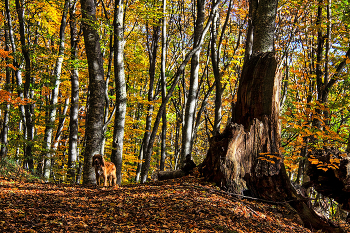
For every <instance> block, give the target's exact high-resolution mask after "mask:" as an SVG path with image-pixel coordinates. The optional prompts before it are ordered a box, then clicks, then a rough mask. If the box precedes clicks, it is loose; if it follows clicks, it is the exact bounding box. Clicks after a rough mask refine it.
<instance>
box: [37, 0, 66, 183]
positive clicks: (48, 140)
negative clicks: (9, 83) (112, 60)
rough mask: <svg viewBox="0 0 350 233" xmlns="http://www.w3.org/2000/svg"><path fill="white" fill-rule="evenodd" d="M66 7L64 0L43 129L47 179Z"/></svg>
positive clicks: (63, 41) (62, 53)
mask: <svg viewBox="0 0 350 233" xmlns="http://www.w3.org/2000/svg"><path fill="white" fill-rule="evenodd" d="M68 9H69V0H65V3H64V8H63V13H62V19H61V27H60V34H59V41H58V43H59V48H58V58H57V61H56V66H55V70H54V72H53V73H54V75H53V77H52V80H51V82H52V83H51V87H53V89H52V93H51V101H50V108H49V118H48V120H47V124H46V129H45V139H46V140H45V146H44V149H45V154H46V155H45V163H44V171H43V175H44V179H45V180H48V179H49V178H50V170H51V159H52V153H53V152H52V151H51V147H52V139H53V130H54V126H55V121H56V113H57V104H58V94H59V88H60V84H61V72H62V64H63V58H64V48H65V29H66V25H67V15H68Z"/></svg>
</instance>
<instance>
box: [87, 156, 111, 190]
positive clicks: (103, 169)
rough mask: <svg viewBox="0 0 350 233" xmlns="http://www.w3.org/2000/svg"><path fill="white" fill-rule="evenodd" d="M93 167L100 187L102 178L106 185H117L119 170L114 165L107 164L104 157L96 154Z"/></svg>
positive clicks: (93, 158)
mask: <svg viewBox="0 0 350 233" xmlns="http://www.w3.org/2000/svg"><path fill="white" fill-rule="evenodd" d="M92 166H93V167H94V168H95V174H96V182H97V185H100V178H101V177H102V178H103V180H104V185H103V186H107V181H108V184H109V186H114V185H116V181H117V170H116V168H115V165H114V163H112V162H105V159H104V158H103V155H100V154H95V155H94V156H93V157H92Z"/></svg>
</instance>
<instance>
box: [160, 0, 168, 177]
mask: <svg viewBox="0 0 350 233" xmlns="http://www.w3.org/2000/svg"><path fill="white" fill-rule="evenodd" d="M166 4H167V3H166V0H163V21H162V22H163V24H162V57H161V69H160V76H161V84H162V101H164V100H165V97H166V76H165V71H166V49H167V46H166V45H167V39H166V38H167V29H166V25H167V19H166V6H167V5H166ZM166 116H167V114H166V110H165V111H164V113H163V116H162V123H163V124H162V142H161V156H160V164H159V170H160V171H164V168H165V159H166V130H167V118H166Z"/></svg>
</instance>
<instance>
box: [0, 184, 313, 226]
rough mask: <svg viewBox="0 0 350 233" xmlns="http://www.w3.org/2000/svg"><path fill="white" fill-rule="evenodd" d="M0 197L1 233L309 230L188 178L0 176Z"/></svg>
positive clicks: (272, 209)
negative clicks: (86, 180)
mask: <svg viewBox="0 0 350 233" xmlns="http://www.w3.org/2000/svg"><path fill="white" fill-rule="evenodd" d="M0 197H1V201H0V229H1V230H2V231H6V232H12V231H17V232H47V231H50V232H60V231H88V232H310V231H309V230H307V229H305V228H303V227H302V226H300V225H298V224H297V223H296V222H295V221H294V218H295V216H293V215H292V214H291V213H290V211H289V210H288V209H286V208H284V207H281V206H279V207H278V208H276V206H272V205H268V204H262V203H258V202H253V201H252V202H250V201H247V200H243V199H235V198H232V197H230V196H228V195H224V194H223V193H220V191H218V190H217V189H216V188H215V187H213V186H211V185H208V184H201V181H200V180H198V179H196V178H193V177H192V178H189V177H185V178H183V179H177V180H172V181H165V182H157V183H148V184H146V185H141V184H138V185H126V186H122V187H120V188H119V189H112V188H109V189H105V190H104V189H101V188H91V187H90V188H86V187H85V188H84V187H83V186H69V185H52V184H41V183H20V182H11V181H9V180H5V179H0ZM288 216H289V217H288ZM291 216H292V217H291Z"/></svg>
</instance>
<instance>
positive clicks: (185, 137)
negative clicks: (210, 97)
mask: <svg viewBox="0 0 350 233" xmlns="http://www.w3.org/2000/svg"><path fill="white" fill-rule="evenodd" d="M204 7H205V1H203V0H197V19H196V25H195V28H194V40H193V43H194V45H195V46H196V45H198V44H199V42H200V39H201V35H202V33H203V28H204V26H203V24H204V17H205V12H204ZM200 52H201V50H200V49H198V50H197V51H196V52H195V53H194V54H193V55H192V59H191V74H190V86H189V90H188V98H187V103H186V110H185V125H184V127H183V129H182V149H181V160H183V159H185V157H186V155H188V154H189V155H191V152H192V143H193V141H192V133H193V126H194V118H195V111H196V106H197V92H198V88H199V85H198V72H199V56H200Z"/></svg>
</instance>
